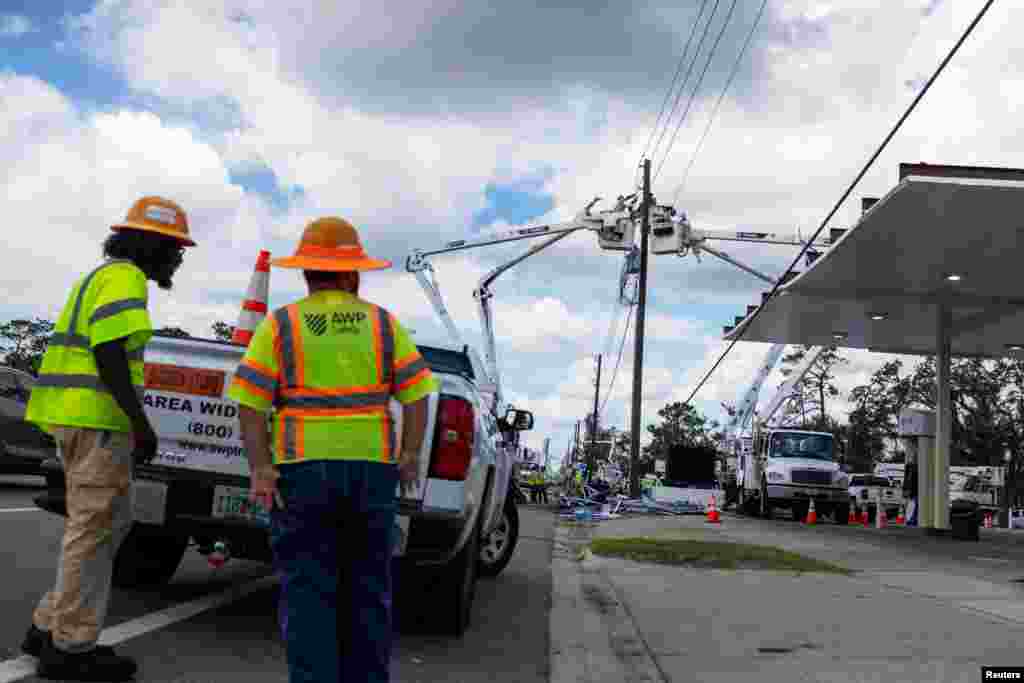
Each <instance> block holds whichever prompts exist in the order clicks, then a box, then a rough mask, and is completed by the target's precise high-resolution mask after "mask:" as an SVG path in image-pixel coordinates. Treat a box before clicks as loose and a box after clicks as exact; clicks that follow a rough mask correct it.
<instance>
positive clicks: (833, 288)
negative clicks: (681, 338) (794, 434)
mask: <svg viewBox="0 0 1024 683" xmlns="http://www.w3.org/2000/svg"><path fill="white" fill-rule="evenodd" d="M869 201H871V200H865V205H867V203H868V202H869ZM762 299H764V295H762ZM940 304H946V306H948V311H949V315H950V322H949V324H950V328H949V333H950V334H949V340H950V344H951V349H950V350H951V352H952V355H954V356H975V357H989V358H994V357H1004V356H1007V355H1014V354H1015V352H1017V351H1021V352H1022V354H1024V170H1017V169H995V168H980V167H965V166H934V165H928V164H901V165H900V182H899V184H898V185H897V186H896V187H895V188H894V189H893V190H891V191H890V192H889V193H888V194H887V195H886V196H885V197H883V198H882V199H880V200H878V201H877V202H875V203H873V204H872V205H871V206H870V207H869V208H866V210H865V211H864V213H863V214H862V216H861V218H860V220H859V221H858V223H857V224H856V225H855V226H854V227H853V228H851V229H850V230H847V231H846V232H845V233H844V234H843V235H842V236H841V237H839V239H838V240H837V241H835V242H834V243H833V244H832V245H831V246H830V247H829V249H828V251H826V252H825V253H824V254H822V255H821V256H820V257H818V258H817V259H816V260H815V261H813V263H812V264H811V266H810V267H809V268H808V269H807V270H806V271H805V272H803V273H800V274H799V275H797V276H796V277H792V278H791V279H790V280H789V281H788V282H786V283H785V284H784V285H783V286H782V287H780V288H779V290H778V291H777V292H776V295H775V296H774V297H772V298H771V299H768V300H763V301H762V306H763V308H764V310H762V311H761V312H760V314H759V315H758V316H757V318H756V319H755V320H753V321H751V320H750V317H751V314H752V313H753V310H754V309H755V308H756V307H755V306H749V307H748V309H747V315H745V316H738V317H737V320H736V323H737V324H736V325H735V326H732V327H726V328H725V339H726V340H732V339H734V338H736V337H737V336H738V335H739V334H740V333H741V332H742V335H743V336H742V339H743V340H744V341H752V342H770V343H787V344H807V345H812V346H828V345H832V344H835V345H837V346H840V347H848V348H860V349H869V350H871V351H878V352H884V353H902V354H917V355H931V354H934V353H935V352H936V322H935V321H936V315H937V309H938V306H939V305H940ZM748 327H749V329H745V328H748Z"/></svg>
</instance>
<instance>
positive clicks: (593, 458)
mask: <svg viewBox="0 0 1024 683" xmlns="http://www.w3.org/2000/svg"><path fill="white" fill-rule="evenodd" d="M600 394H601V354H597V382H595V383H594V414H593V415H592V417H593V420H592V421H591V422H590V455H589V456H588V457H587V481H588V482H589V481H590V480H591V479H592V478H593V476H594V468H595V467H596V466H597V425H598V419H597V405H598V401H599V400H600V398H601V396H600Z"/></svg>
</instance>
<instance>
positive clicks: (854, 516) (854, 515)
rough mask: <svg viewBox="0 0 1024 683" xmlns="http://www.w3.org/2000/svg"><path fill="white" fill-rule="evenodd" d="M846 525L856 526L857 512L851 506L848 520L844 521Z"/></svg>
mask: <svg viewBox="0 0 1024 683" xmlns="http://www.w3.org/2000/svg"><path fill="white" fill-rule="evenodd" d="M846 523H847V524H856V523H857V510H856V508H855V507H854V506H852V505H851V506H850V518H849V519H848V520H846Z"/></svg>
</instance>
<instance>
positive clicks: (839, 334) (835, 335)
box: [832, 332, 846, 340]
mask: <svg viewBox="0 0 1024 683" xmlns="http://www.w3.org/2000/svg"><path fill="white" fill-rule="evenodd" d="M832 338H833V339H836V340H842V339H846V333H845V332H833V333H832Z"/></svg>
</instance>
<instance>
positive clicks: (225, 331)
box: [211, 320, 235, 342]
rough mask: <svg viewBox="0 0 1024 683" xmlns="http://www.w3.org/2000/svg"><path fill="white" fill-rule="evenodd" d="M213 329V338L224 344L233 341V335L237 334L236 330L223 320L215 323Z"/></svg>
mask: <svg viewBox="0 0 1024 683" xmlns="http://www.w3.org/2000/svg"><path fill="white" fill-rule="evenodd" d="M211 329H212V330H213V338H214V339H217V340H219V341H224V342H229V341H231V335H233V334H234V333H235V328H234V327H232V326H231V325H228V324H227V323H226V322H224V321H223V320H218V321H217V322H215V323H213V325H212V326H211Z"/></svg>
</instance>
